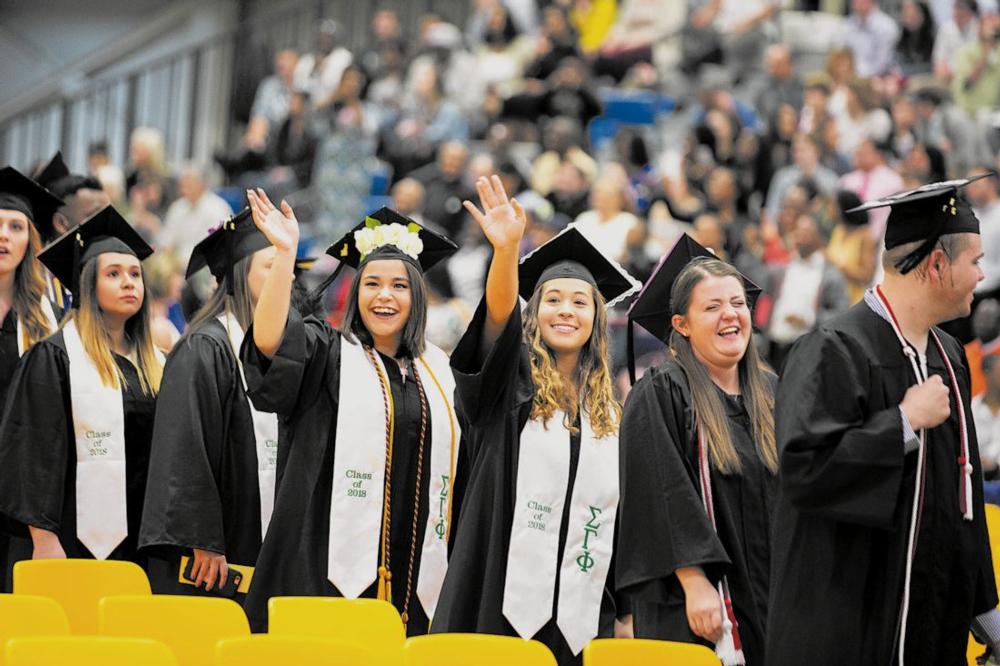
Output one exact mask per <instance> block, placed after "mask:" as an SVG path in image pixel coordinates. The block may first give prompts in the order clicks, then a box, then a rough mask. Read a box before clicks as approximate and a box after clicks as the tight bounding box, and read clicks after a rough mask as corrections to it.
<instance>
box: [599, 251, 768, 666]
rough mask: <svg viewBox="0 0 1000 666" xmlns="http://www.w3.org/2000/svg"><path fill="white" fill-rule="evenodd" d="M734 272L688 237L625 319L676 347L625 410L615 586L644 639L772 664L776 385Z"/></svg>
mask: <svg viewBox="0 0 1000 666" xmlns="http://www.w3.org/2000/svg"><path fill="white" fill-rule="evenodd" d="M759 291H760V290H759V289H757V288H756V286H755V285H753V284H752V283H750V282H749V281H747V280H746V279H745V278H744V277H743V276H742V275H741V274H740V273H739V271H737V270H736V269H735V268H733V267H732V266H731V265H729V264H727V263H726V262H724V261H721V260H719V259H716V258H715V257H713V256H712V255H711V254H710V253H709V252H708V251H707V250H705V249H704V248H703V247H701V246H700V245H698V244H697V243H695V242H694V241H693V240H691V239H690V238H689V237H688V236H687V235H686V234H685V235H684V236H682V237H681V238H680V240H678V242H677V245H675V246H674V249H673V250H672V251H671V252H670V254H668V255H667V256H666V257H665V258H664V259H663V261H662V262H661V263H660V265H659V266H658V267H657V269H656V271H655V272H654V273H653V275H652V277H650V278H649V280H648V281H647V283H646V286H645V288H644V290H643V293H642V294H641V295H640V297H639V298H638V299H637V300H636V301H635V303H633V305H632V308H631V310H630V312H629V317H630V319H632V320H634V321H636V322H638V323H640V324H641V325H642V326H643V327H645V328H647V329H648V330H649V331H650V332H651V333H653V334H654V335H656V336H657V337H658V338H660V339H661V340H665V341H667V343H668V346H669V355H668V358H667V360H666V361H665V362H663V363H662V364H661V365H659V366H658V367H655V368H651V369H650V370H649V371H647V372H646V373H645V374H644V375H643V377H642V378H641V379H640V380H639V381H638V382H637V383H636V384H635V386H634V388H633V389H632V391H631V392H630V393H629V396H628V399H627V400H626V402H625V415H624V418H623V419H622V430H621V449H622V484H621V485H622V499H621V515H622V518H621V526H620V529H619V531H618V561H617V565H618V568H617V571H616V582H617V583H618V591H619V594H621V595H624V596H627V597H628V598H629V599H630V601H631V606H632V611H633V618H632V621H633V631H634V634H635V637H636V638H655V639H661V640H671V641H682V642H686V643H700V644H702V645H707V646H709V647H714V648H715V650H716V654H717V655H718V656H719V657H720V660H721V661H722V663H723V664H744V663H745V664H750V665H751V666H753V665H755V664H763V663H764V636H765V627H766V625H767V595H768V585H769V570H770V551H771V513H772V510H773V505H774V496H775V493H776V491H777V479H776V476H775V474H776V470H777V464H778V463H777V451H776V447H775V439H774V412H773V409H774V385H775V377H774V375H773V374H772V373H771V372H770V371H769V369H767V367H766V365H765V364H764V363H763V361H762V360H761V359H760V357H759V356H758V355H757V352H756V347H755V345H754V341H753V331H752V326H751V317H750V309H751V299H752V298H753V297H755V295H756V293H759Z"/></svg>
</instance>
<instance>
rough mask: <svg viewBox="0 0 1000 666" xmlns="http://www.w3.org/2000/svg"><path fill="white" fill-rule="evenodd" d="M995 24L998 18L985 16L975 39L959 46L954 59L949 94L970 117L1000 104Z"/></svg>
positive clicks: (999, 52) (998, 24) (998, 23)
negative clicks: (950, 93) (950, 92)
mask: <svg viewBox="0 0 1000 666" xmlns="http://www.w3.org/2000/svg"><path fill="white" fill-rule="evenodd" d="M998 27H1000V17H997V16H995V15H991V16H984V17H983V18H982V19H981V20H980V21H979V30H978V39H977V40H975V41H974V42H971V43H969V44H965V45H964V46H962V47H961V48H959V49H958V50H957V51H956V52H955V57H954V59H953V63H954V68H953V72H954V77H953V78H952V82H951V84H952V85H951V91H952V96H953V97H954V98H955V104H957V105H958V106H959V107H960V108H962V109H963V110H964V111H965V112H966V113H968V114H969V115H970V116H972V117H973V118H978V117H979V116H980V114H990V113H992V112H995V111H996V110H997V108H998V107H1000V44H998V43H997V29H998Z"/></svg>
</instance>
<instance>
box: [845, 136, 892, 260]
mask: <svg viewBox="0 0 1000 666" xmlns="http://www.w3.org/2000/svg"><path fill="white" fill-rule="evenodd" d="M887 150H888V148H887V146H885V145H884V144H881V143H878V142H877V141H875V140H874V139H871V138H866V139H864V140H862V141H861V143H860V144H859V145H858V147H857V149H855V151H854V167H855V169H854V171H852V172H850V173H848V174H845V175H844V177H843V178H841V179H840V187H841V188H842V189H845V190H850V191H852V192H854V193H855V194H857V195H858V197H860V198H861V201H872V200H873V199H881V198H882V197H886V196H889V195H890V194H895V193H896V192H899V191H901V190H903V189H904V188H903V179H902V178H901V177H900V176H899V174H898V173H896V172H895V170H893V169H892V168H891V167H889V165H888V164H886V151H887ZM888 216H889V209H888V208H876V209H874V210H872V211H870V215H869V219H870V222H869V230H870V231H871V234H872V238H874V239H875V240H876V241H881V240H882V236H883V234H885V222H886V219H887V218H888Z"/></svg>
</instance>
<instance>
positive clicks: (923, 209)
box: [847, 172, 996, 275]
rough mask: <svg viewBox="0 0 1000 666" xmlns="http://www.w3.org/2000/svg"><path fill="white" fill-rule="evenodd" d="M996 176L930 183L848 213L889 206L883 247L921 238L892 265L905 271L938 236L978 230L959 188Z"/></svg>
mask: <svg viewBox="0 0 1000 666" xmlns="http://www.w3.org/2000/svg"><path fill="white" fill-rule="evenodd" d="M990 176H996V174H995V173H994V172H990V173H985V174H981V175H978V176H973V177H972V178H960V179H957V180H946V181H942V182H940V183H930V184H928V185H923V186H921V187H917V188H915V189H912V190H905V191H903V192H898V193H896V194H893V195H890V196H887V197H884V198H882V199H877V200H875V201H869V202H867V203H864V204H862V205H861V206H858V207H856V208H852V209H851V210H848V211H847V212H848V213H854V212H861V211H867V210H871V209H872V208H882V207H885V206H889V208H890V210H889V218H888V220H887V221H886V228H885V249H886V250H891V249H893V248H895V247H899V246H900V245H905V244H907V243H913V242H916V241H922V242H921V244H920V246H919V247H917V248H916V249H915V250H914V251H913V252H911V253H910V254H908V255H906V256H905V257H903V258H902V259H900V260H899V261H898V262H897V264H896V268H897V270H899V272H900V273H902V274H904V275H905V274H906V273H909V272H910V271H912V270H913V269H914V268H916V267H917V266H918V265H919V264H920V262H921V261H923V260H924V259H925V258H926V257H927V256H928V255H929V254H930V253H931V252H932V251H933V250H934V246H935V245H937V242H938V240H939V239H940V238H941V237H942V236H946V235H948V234H960V233H972V234H978V233H979V220H978V219H977V218H976V216H975V214H974V213H973V212H972V208H971V207H970V206H969V204H968V202H967V201H966V200H965V198H964V197H963V196H962V195H961V193H960V192H959V190H960V189H961V188H963V187H965V186H966V185H968V184H969V183H971V182H973V181H976V180H979V179H980V178H987V177H990Z"/></svg>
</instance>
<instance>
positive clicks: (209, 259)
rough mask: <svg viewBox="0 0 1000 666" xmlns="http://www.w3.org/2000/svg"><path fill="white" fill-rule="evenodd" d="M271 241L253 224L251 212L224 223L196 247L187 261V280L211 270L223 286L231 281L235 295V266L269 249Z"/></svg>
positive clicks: (229, 285) (243, 212)
mask: <svg viewBox="0 0 1000 666" xmlns="http://www.w3.org/2000/svg"><path fill="white" fill-rule="evenodd" d="M270 245H271V241H269V240H267V236H265V235H264V234H263V233H261V231H260V229H258V228H257V225H256V224H254V222H253V217H252V216H251V214H250V209H249V208H244V209H243V210H242V211H240V212H239V213H237V214H236V215H233V216H232V217H230V218H229V219H227V220H225V221H223V222H222V224H220V225H219V226H218V227H216V228H215V229H214V230H212V231H211V232H209V234H208V236H206V237H205V238H204V239H203V240H202V241H201V242H200V243H198V244H197V245H195V246H194V250H192V252H191V259H190V260H189V261H188V266H187V272H186V273H185V275H184V277H186V278H190V277H191V276H192V275H194V274H195V273H197V272H198V271H200V270H201V269H202V268H205V267H206V266H207V267H208V270H210V271H211V272H212V275H214V276H215V279H216V280H218V281H219V282H222V279H223V278H224V277H228V280H227V282H226V288H227V290H228V293H230V294H231V293H233V279H232V278H233V276H232V269H233V266H235V265H236V263H237V262H238V261H239V260H240V259H243V258H245V257H249V256H250V255H251V254H253V253H254V252H256V251H258V250H262V249H264V248H265V247H270Z"/></svg>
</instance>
